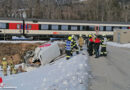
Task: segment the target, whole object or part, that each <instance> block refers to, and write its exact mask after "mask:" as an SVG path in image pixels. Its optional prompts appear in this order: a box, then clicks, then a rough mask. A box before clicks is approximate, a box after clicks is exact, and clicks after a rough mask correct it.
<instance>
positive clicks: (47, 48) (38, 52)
mask: <svg viewBox="0 0 130 90" xmlns="http://www.w3.org/2000/svg"><path fill="white" fill-rule="evenodd" d="M58 56H60V48H59V46H58V44H57V43H46V44H44V45H41V46H39V47H37V48H36V49H35V52H34V57H33V60H32V61H33V62H34V61H35V60H39V61H40V62H41V65H45V64H48V63H50V62H51V61H53V60H54V59H55V58H57V57H58Z"/></svg>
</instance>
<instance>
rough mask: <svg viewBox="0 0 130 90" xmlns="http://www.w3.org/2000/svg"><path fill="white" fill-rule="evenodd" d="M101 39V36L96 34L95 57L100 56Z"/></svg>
mask: <svg viewBox="0 0 130 90" xmlns="http://www.w3.org/2000/svg"><path fill="white" fill-rule="evenodd" d="M100 43H101V40H100V38H99V36H96V38H95V41H94V46H95V58H98V57H99V47H100Z"/></svg>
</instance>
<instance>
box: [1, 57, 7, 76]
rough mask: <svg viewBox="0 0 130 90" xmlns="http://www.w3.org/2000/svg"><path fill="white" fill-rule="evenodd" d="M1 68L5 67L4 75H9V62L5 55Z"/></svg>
mask: <svg viewBox="0 0 130 90" xmlns="http://www.w3.org/2000/svg"><path fill="white" fill-rule="evenodd" d="M1 68H2V69H3V74H4V76H7V68H8V62H7V61H6V58H5V57H3V59H2V62H1Z"/></svg>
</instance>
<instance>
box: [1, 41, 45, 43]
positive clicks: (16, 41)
mask: <svg viewBox="0 0 130 90" xmlns="http://www.w3.org/2000/svg"><path fill="white" fill-rule="evenodd" d="M44 42H46V41H0V43H44Z"/></svg>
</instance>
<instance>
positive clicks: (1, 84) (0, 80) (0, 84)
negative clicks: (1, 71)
mask: <svg viewBox="0 0 130 90" xmlns="http://www.w3.org/2000/svg"><path fill="white" fill-rule="evenodd" d="M0 87H2V88H3V87H4V84H3V79H2V77H0Z"/></svg>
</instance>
